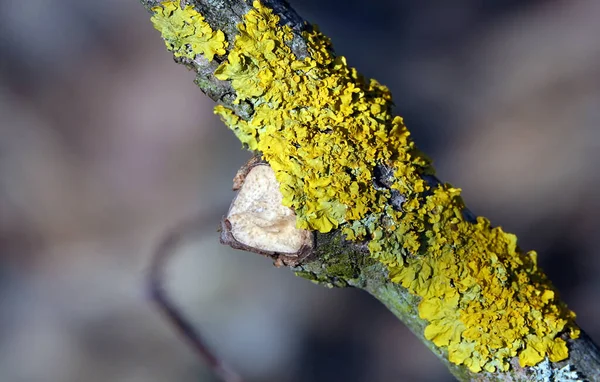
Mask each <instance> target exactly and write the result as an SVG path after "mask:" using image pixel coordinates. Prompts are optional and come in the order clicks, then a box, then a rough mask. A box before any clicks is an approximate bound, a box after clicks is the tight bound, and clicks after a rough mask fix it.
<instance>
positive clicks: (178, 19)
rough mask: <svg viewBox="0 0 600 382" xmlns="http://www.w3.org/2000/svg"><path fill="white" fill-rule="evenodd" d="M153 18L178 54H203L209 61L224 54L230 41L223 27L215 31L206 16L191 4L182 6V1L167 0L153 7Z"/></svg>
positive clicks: (192, 55)
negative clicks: (227, 40)
mask: <svg viewBox="0 0 600 382" xmlns="http://www.w3.org/2000/svg"><path fill="white" fill-rule="evenodd" d="M152 12H154V15H153V16H152V18H151V19H150V20H151V21H152V24H154V28H156V29H158V30H159V31H160V33H161V34H162V37H163V39H164V40H165V45H166V46H167V49H168V50H170V51H171V52H173V54H174V55H175V57H187V58H190V59H194V58H196V56H197V55H199V54H203V55H204V56H205V57H206V59H207V60H208V61H212V60H213V58H214V56H215V55H223V54H225V48H226V47H227V42H226V41H225V34H224V33H223V32H222V31H213V30H212V28H211V27H210V25H208V23H207V22H206V21H204V17H202V15H201V14H199V13H198V12H196V10H195V9H194V8H193V7H192V6H191V5H187V6H186V7H185V8H183V9H182V8H180V6H179V2H175V1H167V2H164V3H162V4H161V5H160V6H156V7H154V8H152Z"/></svg>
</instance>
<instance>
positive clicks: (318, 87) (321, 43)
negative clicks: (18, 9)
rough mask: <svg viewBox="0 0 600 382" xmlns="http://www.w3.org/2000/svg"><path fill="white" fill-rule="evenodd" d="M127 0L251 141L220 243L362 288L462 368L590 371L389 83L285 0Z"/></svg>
mask: <svg viewBox="0 0 600 382" xmlns="http://www.w3.org/2000/svg"><path fill="white" fill-rule="evenodd" d="M141 2H142V4H143V5H144V6H145V7H146V9H147V10H149V11H150V12H151V13H152V14H153V16H152V22H153V24H154V26H155V27H156V29H158V30H159V31H160V32H161V34H162V37H163V39H164V40H165V43H166V46H167V48H168V49H169V50H170V51H172V52H173V54H174V57H175V60H176V61H177V62H179V63H181V64H183V65H185V66H187V67H188V68H189V69H191V70H192V71H194V73H195V74H196V80H195V82H196V84H197V85H198V86H199V87H200V89H201V90H202V91H203V92H204V93H206V94H207V95H208V96H209V97H211V98H212V99H213V100H215V101H216V102H217V103H218V106H217V107H216V108H215V112H216V113H217V114H219V115H220V116H221V118H222V119H223V120H224V122H225V123H226V124H227V125H228V126H229V127H230V128H231V129H232V130H233V131H234V132H235V134H236V135H237V136H238V138H239V139H240V140H241V141H242V142H243V143H244V145H246V146H247V147H248V148H249V149H250V150H252V151H254V152H255V153H256V154H257V158H256V159H254V160H253V161H251V162H250V163H249V164H247V165H246V166H244V167H243V168H242V170H241V171H240V173H239V174H238V176H237V177H236V179H235V184H234V189H240V192H239V193H238V196H237V198H236V200H234V202H233V204H232V207H231V209H230V211H229V213H228V215H227V216H226V217H225V218H224V220H223V222H222V235H221V240H222V242H223V243H225V244H228V245H231V246H232V247H234V248H239V249H244V250H248V251H253V252H257V253H260V254H263V255H265V256H269V257H271V258H272V259H274V261H275V264H276V265H278V266H287V267H290V268H291V269H292V270H293V271H295V272H296V274H297V275H298V276H301V277H304V278H307V279H310V280H312V281H314V282H316V283H319V284H322V285H326V286H336V287H346V286H352V287H356V288H360V289H364V290H366V291H367V292H369V293H370V294H372V295H373V296H374V297H376V298H377V299H379V300H380V301H381V302H382V303H383V304H385V305H386V306H387V307H388V309H389V310H390V311H391V312H392V313H394V314H395V315H396V316H397V317H398V318H399V319H400V320H401V321H402V322H404V323H405V324H406V325H407V326H408V327H409V328H410V329H411V330H412V332H413V333H415V335H416V336H417V337H419V338H420V339H421V340H422V341H423V343H424V344H425V345H426V346H427V347H429V348H430V349H431V351H433V352H434V353H435V354H436V355H437V356H438V357H439V358H440V359H441V361H442V362H444V363H445V364H446V366H447V367H448V368H449V370H450V371H451V372H452V374H453V375H455V376H456V377H457V379H459V380H461V381H467V380H476V381H500V380H501V381H523V380H540V381H559V380H560V381H563V380H565V381H569V380H572V381H575V380H589V381H600V377H599V375H600V353H599V351H598V348H597V347H596V346H595V345H594V344H593V343H592V342H591V340H590V339H589V337H587V336H586V335H585V334H584V333H582V332H580V330H579V328H578V327H577V326H576V325H575V322H574V314H573V313H572V312H571V311H570V310H568V309H567V307H566V305H565V304H564V303H563V302H562V301H561V300H560V299H559V298H558V295H557V293H556V291H555V289H554V287H553V286H552V285H551V283H550V282H549V281H548V280H547V278H546V276H545V275H544V274H543V272H542V271H541V270H540V269H539V268H538V267H537V261H536V259H537V256H536V254H535V253H534V252H530V253H525V252H523V251H521V250H520V249H519V248H518V247H517V245H516V237H514V235H511V234H508V233H505V232H503V231H502V230H501V229H499V228H493V227H492V226H491V225H490V223H489V221H487V220H486V219H485V218H482V217H475V216H473V214H471V213H470V212H469V210H468V209H467V208H466V207H465V205H464V203H463V201H462V199H461V198H460V190H458V189H455V188H452V187H451V186H450V185H447V184H442V183H440V182H439V181H438V180H437V179H436V178H435V175H434V170H433V167H432V166H431V163H430V161H429V160H428V159H427V157H426V156H425V155H424V154H423V153H421V152H420V151H418V149H417V148H416V147H415V145H414V143H413V142H412V140H411V139H410V134H409V132H408V130H407V129H406V127H405V126H404V124H403V122H402V119H401V118H399V117H395V116H394V115H393V114H392V112H391V109H392V100H391V95H390V93H389V91H388V89H387V88H386V87H385V86H382V85H380V84H378V83H377V82H376V81H373V80H371V81H368V80H366V79H364V78H363V77H361V76H360V75H359V74H358V73H357V72H356V71H355V70H354V69H352V68H350V67H349V66H348V65H347V64H346V61H345V59H344V58H343V57H339V56H336V55H335V54H334V53H333V49H332V47H331V44H330V42H329V40H328V39H327V38H326V37H325V36H323V35H322V34H321V33H320V32H318V30H317V29H316V27H314V26H312V25H310V24H309V23H307V22H305V21H304V20H303V19H302V18H301V17H300V16H299V15H298V14H297V13H296V12H295V11H293V10H292V9H291V7H290V6H289V4H287V2H285V1H278V0H268V1H267V0H265V1H263V2H262V3H259V2H258V1H255V2H254V3H252V4H250V2H249V1H244V0H193V1H181V2H180V1H176V2H173V1H162V2H161V1H157V0H141ZM259 173H260V174H259ZM257 174H259V175H257ZM242 195H243V196H242ZM290 216H291V217H292V220H291V221H292V222H294V221H295V223H296V224H295V226H294V224H292V225H290V224H289V222H290Z"/></svg>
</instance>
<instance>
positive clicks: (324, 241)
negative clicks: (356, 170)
mask: <svg viewBox="0 0 600 382" xmlns="http://www.w3.org/2000/svg"><path fill="white" fill-rule="evenodd" d="M141 2H142V4H143V5H144V6H145V7H146V9H148V10H151V8H152V7H154V6H157V5H159V4H160V3H161V2H160V1H157V0H141ZM186 3H187V4H190V5H192V6H193V7H194V8H195V9H196V10H197V11H198V12H199V13H200V14H202V15H203V16H204V18H205V21H206V22H207V23H208V24H209V25H210V26H211V27H212V28H213V29H214V30H217V29H218V30H221V31H223V32H224V33H225V38H226V41H227V42H228V48H227V49H228V51H229V50H230V49H231V47H233V45H234V39H235V36H236V34H237V33H238V29H237V25H238V23H240V22H241V21H242V20H243V16H244V15H245V14H246V12H248V10H249V9H251V7H252V4H251V2H250V1H247V0H193V1H187V2H186ZM263 4H265V5H267V6H268V7H269V8H272V9H273V10H274V12H275V14H277V15H278V16H279V17H280V20H281V23H283V24H286V25H289V26H290V27H291V28H292V31H293V34H294V37H293V40H292V41H291V43H290V47H291V48H292V51H293V52H294V54H295V55H296V56H297V57H299V58H302V57H305V56H306V55H307V50H306V42H305V40H304V38H303V36H302V31H303V30H305V29H306V28H307V25H308V24H307V23H306V22H305V21H304V20H303V19H302V18H301V17H300V16H299V15H298V14H297V13H296V12H295V11H294V10H293V9H292V8H291V7H290V6H289V4H288V3H287V2H286V1H278V0H263ZM225 56H226V55H225ZM225 56H223V57H225ZM222 60H223V58H219V57H218V56H215V60H214V61H212V62H211V61H208V60H207V59H205V58H203V57H202V56H198V57H196V58H194V59H189V58H186V57H179V58H176V61H177V62H179V63H181V64H184V65H185V66H187V67H188V68H189V69H190V70H192V71H194V73H195V74H196V79H195V82H196V84H197V85H198V86H199V88H200V89H201V90H202V91H203V92H204V93H205V94H206V95H208V96H209V97H210V98H212V99H213V100H214V101H216V102H218V103H219V104H222V105H224V106H226V107H228V108H231V109H233V110H234V111H235V113H236V114H237V115H238V116H240V117H242V118H248V117H250V116H251V115H252V113H253V108H254V105H252V104H251V103H250V102H248V101H247V100H244V101H241V102H239V103H234V100H235V99H236V94H235V90H234V89H233V88H232V85H231V83H230V81H221V80H218V79H217V78H216V77H215V76H214V72H215V69H216V68H217V66H218V65H219V64H220V63H221V62H222ZM432 179H433V178H432ZM239 182H240V180H239V179H238V183H239ZM428 183H435V179H433V180H431V179H430V180H429V181H428ZM392 202H393V201H392ZM222 229H223V234H222V241H223V242H224V243H225V244H228V245H232V246H233V247H235V248H239V249H246V250H253V249H252V248H244V246H243V245H240V243H237V242H234V241H233V239H232V238H231V235H229V232H228V225H227V221H226V220H225V221H224V222H223V224H222ZM313 235H314V243H313V246H312V248H311V250H310V253H309V254H306V253H303V254H302V256H298V257H297V258H294V256H293V255H290V254H276V253H263V254H264V255H267V256H269V257H271V258H273V259H274V260H275V262H276V265H279V266H288V267H290V268H291V269H292V270H293V271H294V272H295V273H296V275H298V276H301V277H304V278H306V279H309V280H311V281H313V282H316V283H318V284H321V285H325V286H329V287H348V286H351V287H356V288H360V289H363V290H365V291H367V292H369V293H370V294H371V295H373V296H374V297H375V298H377V299H378V300H380V301H381V302H382V303H383V304H384V305H385V306H387V307H388V309H389V310H390V311H391V312H392V313H393V314H394V315H396V316H397V317H398V318H399V319H400V320H401V321H402V322H403V323H404V324H406V325H407V326H408V327H409V328H410V329H411V331H412V332H413V333H414V334H415V335H416V336H417V337H419V338H420V339H421V340H422V341H423V343H424V344H425V345H426V346H427V347H428V348H430V349H431V351H433V352H434V353H435V354H436V355H437V356H438V357H439V358H440V360H441V361H442V362H444V364H445V365H446V366H447V367H448V369H449V370H450V372H451V373H452V374H453V375H454V376H455V377H456V378H457V379H458V380H461V381H469V380H472V381H527V380H543V381H558V380H589V381H600V352H599V350H598V348H597V347H596V346H595V345H594V344H593V342H592V341H591V340H590V338H589V337H588V336H586V335H585V333H583V332H582V334H581V336H580V337H579V338H578V339H575V340H573V339H567V337H565V340H566V341H567V345H568V348H569V358H568V359H567V360H564V361H561V362H556V363H551V362H545V363H543V364H540V365H536V366H535V367H525V368H522V367H520V366H519V363H518V362H517V360H516V359H513V360H512V361H511V366H512V367H511V368H510V370H509V371H507V372H500V371H496V372H494V373H490V372H485V371H482V372H478V373H475V372H472V371H470V370H469V369H468V368H467V367H465V366H464V365H456V364H454V363H452V362H450V361H449V360H448V354H447V351H446V350H445V349H444V348H440V347H438V346H436V345H435V344H434V343H433V342H431V341H429V340H427V339H426V338H425V336H424V329H425V327H426V326H427V321H426V320H423V319H421V318H420V317H419V312H418V305H419V302H420V298H419V297H418V296H416V295H414V294H412V293H410V292H409V291H408V290H407V289H405V288H404V287H402V286H401V285H400V284H397V283H393V282H391V281H390V279H389V277H388V270H387V269H386V267H385V266H384V265H382V264H381V263H379V262H377V261H376V260H374V259H373V258H372V257H370V256H369V249H368V248H367V246H366V245H365V244H364V243H360V242H359V243H357V242H352V241H347V240H345V238H344V235H343V234H342V233H341V232H340V231H339V230H334V231H332V232H328V233H319V232H316V231H315V232H314V233H313ZM254 252H257V251H256V250H254ZM258 252H260V251H258ZM565 367H567V368H566V369H565ZM561 369H562V371H561ZM569 378H571V379H569Z"/></svg>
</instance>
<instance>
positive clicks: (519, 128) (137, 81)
mask: <svg viewBox="0 0 600 382" xmlns="http://www.w3.org/2000/svg"><path fill="white" fill-rule="evenodd" d="M292 4H293V5H294V6H295V7H296V8H297V10H298V11H299V12H300V13H301V14H302V15H303V16H305V18H307V19H308V20H311V21H313V22H316V23H318V24H319V25H320V27H321V29H322V30H323V31H324V32H325V33H326V34H328V35H329V36H331V37H332V39H333V41H334V43H335V46H336V49H337V52H338V53H339V54H343V55H346V56H347V57H348V61H349V62H350V63H351V64H352V65H354V66H356V67H358V68H359V70H360V71H362V72H363V73H364V74H365V75H367V76H370V77H376V78H377V79H378V80H380V82H382V83H384V84H387V85H388V86H389V87H390V88H391V90H392V92H393V93H394V96H395V102H396V105H397V109H398V113H399V114H401V115H403V116H404V117H405V120H406V122H407V124H408V126H409V128H411V130H412V132H413V135H414V137H415V139H416V141H417V143H418V144H419V146H420V147H421V148H423V149H424V150H425V151H426V152H427V153H429V154H430V155H431V156H432V157H433V158H434V160H435V162H436V164H437V168H438V174H439V176H440V177H441V178H442V179H444V180H446V181H449V182H451V183H453V184H455V185H457V186H460V187H462V188H463V190H464V196H465V200H466V201H467V203H468V204H469V206H470V207H471V209H472V210H473V211H474V212H475V213H477V214H480V215H485V216H488V217H490V218H491V219H492V222H493V223H494V224H496V225H502V226H503V227H504V228H505V229H506V230H507V231H509V232H514V233H516V234H517V235H518V236H519V238H520V244H521V246H522V247H523V248H524V249H527V250H528V249H534V248H535V249H537V250H538V252H539V258H540V261H541V263H542V265H543V267H544V268H545V269H546V271H547V273H549V275H550V276H551V278H552V279H553V280H554V282H555V283H556V284H557V286H558V287H559V289H560V290H561V292H562V295H563V297H564V299H565V300H566V301H567V302H568V304H569V305H570V306H571V307H572V308H573V309H574V310H575V311H576V312H577V313H578V315H579V323H580V324H581V326H582V327H583V328H584V329H585V330H587V331H588V333H589V334H590V335H591V336H592V337H593V338H595V339H596V341H598V340H600V321H599V320H598V319H597V318H598V317H600V306H599V304H598V302H599V299H598V293H599V292H600V281H599V279H598V277H596V275H598V274H600V250H599V249H598V244H597V242H598V239H597V238H598V237H599V236H600V231H599V226H598V223H597V222H598V219H599V218H600V197H598V191H597V190H598V189H599V188H600V175H599V172H598V166H599V165H600V150H599V149H600V129H599V128H598V126H597V123H598V121H599V120H600V43H599V42H598V36H600V22H598V20H600V2H599V1H597V0H563V1H557V0H554V1H531V0H530V1H524V0H519V1H516V0H514V1H507V0H495V1H491V0H488V1H485V2H483V1H474V0H454V1H452V2H448V1H446V0H433V1H406V0H405V1H399V0H378V1H366V0H360V1H359V0H344V1H334V0H318V1H317V0H295V1H292ZM148 17H149V16H148V14H146V12H145V11H144V9H143V8H142V6H141V5H140V4H138V2H137V1H136V0H128V1H124V0H102V1H82V0H55V1H47V0H26V1H25V0H1V1H0V380H1V381H6V382H16V381H18V382H78V381H86V382H95V381H98V382H106V381H119V382H120V381H127V382H138V381H139V382H155V381H156V382H159V381H178V382H179V381H181V382H191V381H199V380H201V381H213V379H212V377H211V376H210V375H209V373H207V371H206V369H205V368H204V366H203V365H201V364H199V363H198V362H197V361H196V359H195V358H194V355H193V353H192V352H191V351H190V349H189V348H188V347H187V346H186V345H185V344H184V343H183V342H181V341H180V340H179V338H178V337H177V336H176V335H175V333H174V332H173V330H172V329H171V328H170V327H169V326H168V325H167V324H166V322H164V321H163V320H162V318H161V317H160V316H159V315H158V314H157V312H156V311H155V310H154V309H153V308H152V306H151V305H150V304H149V302H148V300H147V297H146V291H145V289H144V277H145V275H146V274H147V271H148V263H149V258H150V254H151V252H152V249H153V247H154V246H155V244H156V243H157V240H158V239H159V238H160V237H161V235H162V234H163V233H164V232H165V231H167V230H169V229H170V228H171V227H173V225H174V224H175V223H177V222H179V221H180V220H182V219H184V218H187V217H189V216H191V215H195V214H197V213H201V214H203V216H204V217H205V221H206V224H205V227H206V228H205V230H204V232H202V233H199V234H198V235H197V237H196V238H195V240H191V241H190V242H189V243H188V245H187V246H186V247H185V248H183V249H182V250H181V254H180V255H179V257H178V258H177V260H176V261H175V262H174V264H173V266H172V267H171V268H170V269H169V276H168V278H169V288H170V290H171V294H172V295H173V296H175V297H176V298H177V301H178V303H179V304H180V306H181V307H182V309H184V310H185V311H186V312H187V314H188V315H189V317H190V318H191V319H192V320H193V322H194V323H195V324H197V325H199V326H201V327H202V328H204V330H205V331H206V332H207V336H208V337H209V339H210V341H211V343H212V344H214V345H215V347H216V348H217V350H218V352H219V353H220V354H221V355H223V356H224V358H226V359H228V360H229V361H230V363H232V364H233V365H234V366H235V367H236V368H237V369H239V370H240V371H241V372H242V373H243V374H244V375H245V376H247V377H248V379H249V380H250V381H281V382H300V381H311V382H326V381H327V382H331V381H334V382H336V381H344V382H383V381H390V380H394V381H417V382H419V381H423V382H424V381H450V380H452V379H451V377H450V376H449V374H448V373H447V372H446V371H445V369H444V367H443V366H442V365H441V364H440V363H439V362H438V361H437V360H436V359H435V358H434V356H432V355H431V354H430V353H429V351H428V350H426V349H425V347H424V346H423V345H422V344H421V343H419V342H418V341H417V340H416V339H415V338H413V336H412V334H411V333H410V332H408V330H407V329H406V328H405V327H404V326H403V325H401V324H399V322H398V321H397V320H396V319H395V318H394V317H393V316H392V315H391V314H390V313H389V312H388V311H387V310H386V309H384V308H383V307H382V306H381V305H379V303H378V302H377V301H374V300H372V299H371V298H370V297H369V296H368V295H366V294H364V293H361V292H359V291H355V290H328V289H325V288H321V287H318V286H314V285H312V284H311V283H309V282H307V281H305V280H302V279H299V278H297V277H295V276H294V275H293V274H291V273H290V272H289V271H287V270H284V269H276V268H274V267H272V266H271V264H270V262H269V261H268V260H266V259H264V258H261V257H259V256H257V255H254V254H250V253H244V252H238V251H233V250H231V249H229V248H226V247H223V246H220V245H219V243H218V235H217V233H216V227H217V223H218V221H219V218H220V216H221V215H222V214H224V213H225V212H226V210H227V208H228V205H229V202H230V201H231V199H232V197H233V193H232V192H230V191H229V190H230V189H231V179H232V178H233V176H234V174H235V172H236V170H237V169H238V168H239V166H240V165H241V164H242V163H243V162H244V161H245V159H246V158H247V157H248V153H246V152H244V151H243V150H241V146H240V144H239V143H238V141H237V140H236V139H235V138H234V136H233V134H232V133H230V132H229V131H228V130H227V129H226V128H225V127H224V126H223V125H222V124H221V123H220V122H219V121H218V120H217V118H215V117H214V116H213V114H212V110H211V108H212V106H213V104H212V102H211V101H210V100H209V99H208V98H206V97H204V96H203V94H202V93H201V92H200V91H199V90H198V89H197V88H196V87H195V86H194V84H193V83H192V80H193V74H192V73H190V72H188V71H187V70H186V69H185V68H184V67H182V66H179V65H175V64H174V63H173V62H172V59H171V55H170V54H169V53H168V52H167V51H166V50H165V49H164V45H163V42H162V40H161V39H160V36H159V33H158V32H157V31H155V30H154V29H153V28H152V25H151V23H150V22H149V20H148Z"/></svg>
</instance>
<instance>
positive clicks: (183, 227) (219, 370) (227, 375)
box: [148, 215, 243, 382]
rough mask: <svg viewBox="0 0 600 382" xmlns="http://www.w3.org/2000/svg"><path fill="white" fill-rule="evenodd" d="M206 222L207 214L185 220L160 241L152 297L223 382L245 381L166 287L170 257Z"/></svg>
mask: <svg viewBox="0 0 600 382" xmlns="http://www.w3.org/2000/svg"><path fill="white" fill-rule="evenodd" d="M205 221H206V217H205V216H204V215H199V216H197V217H195V218H193V219H191V220H187V221H184V222H183V223H181V224H179V225H178V226H177V227H175V228H174V229H173V230H171V231H169V232H168V233H167V235H166V236H165V237H164V238H163V239H162V241H161V242H160V243H159V245H158V246H157V248H156V251H155V252H154V256H153V258H152V264H151V268H150V274H149V276H148V288H149V291H150V298H151V299H152V301H153V302H154V303H155V304H156V306H157V307H158V309H159V310H160V311H161V312H162V313H163V315H164V316H165V317H166V318H167V320H169V321H170V323H171V324H172V325H173V326H174V327H175V329H177V331H178V332H179V334H180V335H181V336H182V337H184V338H185V339H186V340H187V342H188V343H189V344H190V345H191V346H192V348H193V349H194V350H195V351H196V354H197V355H198V357H199V358H200V359H201V360H202V361H203V362H205V363H206V364H207V365H208V367H209V368H210V369H211V370H212V371H213V372H214V373H215V375H216V376H218V377H219V378H220V379H221V380H222V381H223V382H243V380H242V378H241V377H240V376H239V375H238V374H237V373H235V372H234V371H233V370H232V369H230V368H229V367H228V366H227V365H226V364H225V363H224V362H223V361H222V360H221V359H219V358H218V357H217V356H216V355H215V353H214V352H213V351H212V350H211V349H210V348H209V346H208V345H207V344H206V341H205V340H204V338H203V337H202V335H201V334H200V331H199V330H197V329H196V328H194V326H193V325H192V324H191V323H190V322H189V321H188V320H187V319H186V318H185V316H184V314H183V313H182V312H181V311H180V310H179V309H178V308H177V307H176V306H175V304H174V303H173V302H172V301H171V299H170V298H169V297H168V296H167V294H166V293H165V290H164V288H163V284H164V274H163V272H164V270H165V269H166V267H167V262H168V260H169V259H170V258H172V255H173V254H174V253H175V251H176V250H177V248H178V247H179V246H181V244H182V243H183V242H184V241H185V239H186V236H188V235H190V234H192V233H194V232H198V227H199V226H201V225H202V224H203V223H204V222H205Z"/></svg>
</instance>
